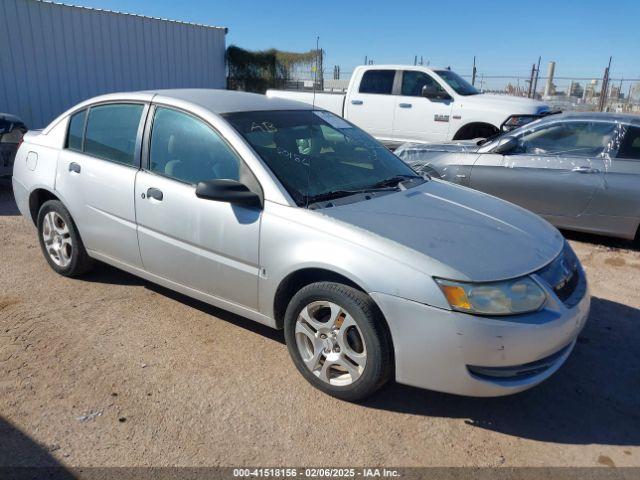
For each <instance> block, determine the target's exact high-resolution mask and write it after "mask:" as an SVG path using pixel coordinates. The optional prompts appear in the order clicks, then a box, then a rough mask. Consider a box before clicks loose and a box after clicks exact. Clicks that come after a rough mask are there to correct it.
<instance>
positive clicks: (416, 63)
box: [413, 55, 418, 66]
mask: <svg viewBox="0 0 640 480" xmlns="http://www.w3.org/2000/svg"><path fill="white" fill-rule="evenodd" d="M413 65H414V66H415V65H418V55H416V56H415V57H413Z"/></svg>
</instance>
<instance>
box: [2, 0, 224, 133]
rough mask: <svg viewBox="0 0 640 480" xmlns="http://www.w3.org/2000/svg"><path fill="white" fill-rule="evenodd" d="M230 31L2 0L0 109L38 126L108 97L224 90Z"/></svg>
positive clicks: (34, 0) (29, 0)
mask: <svg viewBox="0 0 640 480" xmlns="http://www.w3.org/2000/svg"><path fill="white" fill-rule="evenodd" d="M226 32H227V29H226V28H222V27H210V26H206V25H198V24H193V23H185V22H177V21H173V20H164V19H160V18H151V17H144V16H140V15H131V14H125V13H119V12H113V11H108V10H98V9H92V8H86V7H76V6H71V5H65V4H61V3H54V2H49V1H41V0H0V112H6V113H11V114H14V115H17V116H19V117H21V118H22V119H23V120H24V121H25V123H26V124H27V125H28V126H29V127H30V128H41V127H43V126H45V125H46V124H47V123H48V122H49V121H51V120H52V119H53V118H55V117H56V116H57V115H58V114H60V113H62V112H63V111H64V110H66V109H67V108H69V107H71V106H73V105H74V104H76V103H78V102H79V101H81V100H84V99H86V98H89V97H93V96H95V95H100V94H103V93H109V92H117V91H131V90H146V89H156V88H178V87H206V88H225V86H226V82H225V62H224V54H225V34H226Z"/></svg>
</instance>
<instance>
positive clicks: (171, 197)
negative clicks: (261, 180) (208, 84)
mask: <svg viewBox="0 0 640 480" xmlns="http://www.w3.org/2000/svg"><path fill="white" fill-rule="evenodd" d="M152 116H153V121H152V123H151V125H152V127H151V130H150V132H149V135H148V136H149V140H148V142H147V143H148V160H146V162H145V163H146V166H145V168H144V169H143V170H142V171H141V172H140V173H139V174H138V177H137V180H136V194H135V198H136V200H135V205H136V215H137V222H138V239H139V242H140V252H141V255H142V261H143V263H144V267H145V269H146V270H147V271H149V272H151V273H153V274H155V275H158V276H160V277H163V278H166V279H168V280H171V281H174V282H177V283H179V284H181V285H184V286H187V287H190V288H193V289H195V290H198V291H200V292H204V293H206V294H209V295H213V296H216V297H218V298H221V299H224V300H227V301H230V302H233V303H235V304H237V305H242V306H244V307H249V308H253V309H256V308H257V301H258V275H259V266H258V246H259V234H260V220H261V210H259V209H256V208H249V207H242V206H238V205H231V204H230V203H227V202H218V201H213V200H207V199H202V198H198V197H196V193H195V191H196V187H195V186H196V184H197V183H198V182H199V181H202V180H212V179H223V178H225V179H231V180H240V181H242V182H243V183H245V184H247V185H253V188H259V185H258V184H257V181H256V180H255V177H253V175H252V173H251V172H250V171H249V170H248V167H246V165H244V162H242V161H241V159H240V157H239V156H238V155H237V154H236V152H235V151H234V150H233V149H232V148H231V147H230V146H229V144H227V142H226V141H225V140H224V139H223V138H222V136H221V135H220V134H219V133H218V132H217V131H215V130H214V129H213V128H212V127H211V126H210V125H208V124H207V123H205V122H204V121H203V120H202V119H200V118H197V117H195V116H193V115H191V114H189V113H187V112H184V111H181V110H177V109H174V108H170V107H164V106H157V107H154V111H153V112H152ZM145 150H147V149H146V148H145Z"/></svg>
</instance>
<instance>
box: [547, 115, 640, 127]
mask: <svg viewBox="0 0 640 480" xmlns="http://www.w3.org/2000/svg"><path fill="white" fill-rule="evenodd" d="M557 119H566V120H585V121H589V120H597V121H601V122H611V123H625V124H628V125H634V126H640V116H639V115H633V114H631V113H610V112H566V113H561V114H559V115H549V116H548V117H545V120H546V121H552V120H557Z"/></svg>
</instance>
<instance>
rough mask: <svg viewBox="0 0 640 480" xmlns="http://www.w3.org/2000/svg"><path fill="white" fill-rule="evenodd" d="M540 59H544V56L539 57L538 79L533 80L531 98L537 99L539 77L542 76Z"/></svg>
mask: <svg viewBox="0 0 640 480" xmlns="http://www.w3.org/2000/svg"><path fill="white" fill-rule="evenodd" d="M540 60H542V57H538V67H537V68H536V79H535V81H534V82H533V92H532V93H533V96H532V97H531V98H533V99H535V98H536V89H537V88H538V77H539V76H540Z"/></svg>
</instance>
